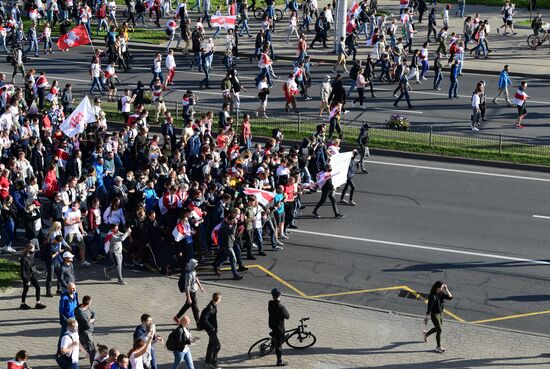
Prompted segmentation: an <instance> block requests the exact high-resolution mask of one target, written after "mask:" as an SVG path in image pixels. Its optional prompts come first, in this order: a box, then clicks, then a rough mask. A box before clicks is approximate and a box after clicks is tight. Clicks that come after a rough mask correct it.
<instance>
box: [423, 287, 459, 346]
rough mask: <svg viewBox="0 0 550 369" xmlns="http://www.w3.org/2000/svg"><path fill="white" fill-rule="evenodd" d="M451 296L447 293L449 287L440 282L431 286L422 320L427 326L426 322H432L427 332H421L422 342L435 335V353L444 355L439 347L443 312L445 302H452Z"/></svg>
mask: <svg viewBox="0 0 550 369" xmlns="http://www.w3.org/2000/svg"><path fill="white" fill-rule="evenodd" d="M452 298H453V295H452V294H451V292H450V291H449V287H447V285H446V284H444V283H443V282H441V281H437V282H435V283H434V284H433V285H432V289H431V290H430V295H429V296H428V310H427V311H426V317H425V318H424V324H425V325H427V324H428V320H430V319H431V320H432V323H433V325H434V327H433V328H432V329H430V330H429V331H422V337H423V339H424V342H428V337H429V336H430V335H432V334H434V333H435V334H436V335H435V339H436V342H437V347H436V349H435V350H436V351H437V352H439V353H444V352H445V349H444V348H443V347H442V346H441V330H442V326H443V310H444V303H445V300H452Z"/></svg>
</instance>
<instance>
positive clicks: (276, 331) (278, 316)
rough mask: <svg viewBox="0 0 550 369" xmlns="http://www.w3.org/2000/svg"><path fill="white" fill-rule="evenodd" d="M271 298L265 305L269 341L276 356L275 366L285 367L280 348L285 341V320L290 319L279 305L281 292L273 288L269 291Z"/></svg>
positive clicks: (285, 363) (285, 310)
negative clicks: (267, 315)
mask: <svg viewBox="0 0 550 369" xmlns="http://www.w3.org/2000/svg"><path fill="white" fill-rule="evenodd" d="M271 296H272V297H273V299H272V300H271V301H269V303H268V304H267V311H268V313H269V328H270V329H271V340H272V342H273V346H274V347H275V355H277V366H287V365H288V363H287V362H286V361H283V349H282V347H283V343H284V341H285V320H286V319H289V318H290V314H289V313H288V310H287V309H286V307H284V306H283V304H281V291H279V290H278V289H277V288H274V289H272V290H271Z"/></svg>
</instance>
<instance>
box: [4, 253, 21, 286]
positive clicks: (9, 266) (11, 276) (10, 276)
mask: <svg viewBox="0 0 550 369" xmlns="http://www.w3.org/2000/svg"><path fill="white" fill-rule="evenodd" d="M19 279H20V278H19V264H18V263H16V262H14V261H10V260H7V259H2V258H0V290H2V291H3V290H5V289H6V288H8V287H12V286H13V285H14V284H15V283H16V282H17V281H19Z"/></svg>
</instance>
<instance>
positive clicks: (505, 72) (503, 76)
mask: <svg viewBox="0 0 550 369" xmlns="http://www.w3.org/2000/svg"><path fill="white" fill-rule="evenodd" d="M508 86H510V87H512V80H511V79H510V67H509V66H508V64H506V65H505V66H504V68H503V69H502V71H501V72H500V75H499V77H498V91H497V94H496V96H495V98H494V99H493V104H498V102H497V100H498V98H499V97H500V96H501V95H502V93H503V92H504V96H506V102H507V103H508V106H512V101H510V94H509V93H508Z"/></svg>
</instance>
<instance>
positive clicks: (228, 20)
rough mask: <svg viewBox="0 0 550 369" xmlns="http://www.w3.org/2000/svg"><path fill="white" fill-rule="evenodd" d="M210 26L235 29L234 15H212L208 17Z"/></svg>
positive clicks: (235, 20)
mask: <svg viewBox="0 0 550 369" xmlns="http://www.w3.org/2000/svg"><path fill="white" fill-rule="evenodd" d="M210 23H212V26H216V27H224V28H226V29H235V24H237V16H235V15H213V16H211V17H210Z"/></svg>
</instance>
